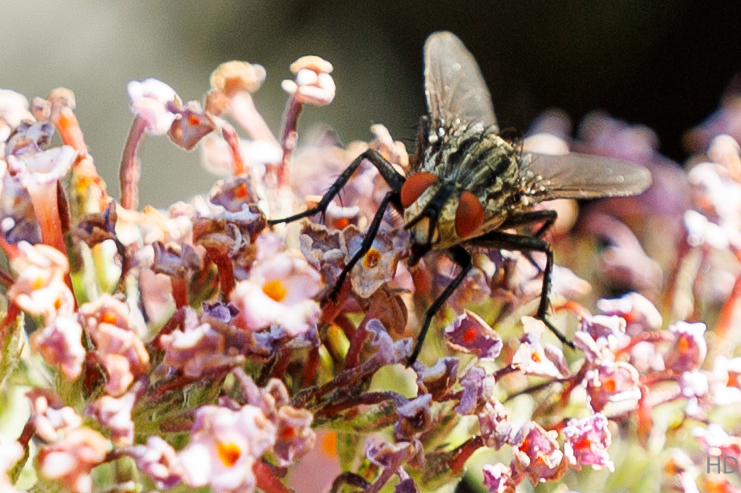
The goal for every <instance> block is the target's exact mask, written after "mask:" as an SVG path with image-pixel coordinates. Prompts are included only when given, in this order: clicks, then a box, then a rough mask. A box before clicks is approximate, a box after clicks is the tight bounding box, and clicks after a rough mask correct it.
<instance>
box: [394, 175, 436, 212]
mask: <svg viewBox="0 0 741 493" xmlns="http://www.w3.org/2000/svg"><path fill="white" fill-rule="evenodd" d="M436 181H437V175H435V174H433V173H426V172H422V173H416V174H414V175H412V176H410V177H409V178H407V181H405V182H404V185H402V187H401V205H402V206H404V208H405V209H406V208H407V207H409V206H410V205H412V204H413V203H415V202H416V201H417V199H418V198H419V197H420V196H421V195H422V194H423V193H425V190H427V189H428V188H430V185H432V184H433V183H435V182H436Z"/></svg>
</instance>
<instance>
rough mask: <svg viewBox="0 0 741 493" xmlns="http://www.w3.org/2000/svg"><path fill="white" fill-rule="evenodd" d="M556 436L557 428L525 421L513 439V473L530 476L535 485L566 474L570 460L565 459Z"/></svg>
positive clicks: (557, 478) (555, 479)
mask: <svg viewBox="0 0 741 493" xmlns="http://www.w3.org/2000/svg"><path fill="white" fill-rule="evenodd" d="M556 437H558V432H557V431H554V430H551V431H546V430H544V429H543V427H541V426H540V425H539V424H537V423H535V422H532V421H531V422H528V423H525V425H523V427H522V428H520V431H518V432H517V435H515V437H514V438H513V439H512V441H511V445H512V447H513V451H514V457H513V459H512V471H513V472H514V476H527V477H528V478H529V479H530V482H531V483H532V484H533V485H536V484H538V483H539V482H540V483H544V482H546V481H557V480H559V479H560V478H561V477H563V475H564V474H565V473H566V470H567V468H568V462H567V461H565V460H563V452H561V450H560V449H559V446H558V442H557V441H556Z"/></svg>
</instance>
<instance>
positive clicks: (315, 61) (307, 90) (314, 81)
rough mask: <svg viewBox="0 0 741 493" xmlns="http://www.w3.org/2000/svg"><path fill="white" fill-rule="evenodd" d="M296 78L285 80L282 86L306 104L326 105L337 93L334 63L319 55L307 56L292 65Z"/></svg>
mask: <svg viewBox="0 0 741 493" xmlns="http://www.w3.org/2000/svg"><path fill="white" fill-rule="evenodd" d="M291 72H293V73H294V74H295V76H296V77H295V79H294V80H284V81H283V82H282V83H281V87H283V90H284V91H286V92H287V93H288V94H290V95H291V96H293V97H294V98H296V100H297V101H299V102H300V103H304V104H313V105H316V106H324V105H327V104H329V103H331V102H332V100H333V99H334V95H335V90H336V88H335V84H334V79H332V76H331V75H329V74H330V73H331V72H332V64H331V63H329V62H328V61H326V60H323V59H321V58H319V57H318V56H305V57H301V58H299V59H298V60H296V61H295V62H294V63H293V64H292V65H291Z"/></svg>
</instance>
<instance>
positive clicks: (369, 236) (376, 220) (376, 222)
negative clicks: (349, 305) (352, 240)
mask: <svg viewBox="0 0 741 493" xmlns="http://www.w3.org/2000/svg"><path fill="white" fill-rule="evenodd" d="M390 203H391V204H394V206H395V207H401V203H399V194H398V193H397V192H388V193H387V194H386V196H385V197H384V198H383V200H382V201H381V205H379V206H378V210H377V211H376V215H375V216H373V221H372V222H371V224H370V226H368V231H367V232H366V233H365V238H363V243H362V244H361V245H360V249H359V250H358V251H357V252H355V254H354V255H353V256H352V258H350V261H349V262H348V263H347V264H345V267H344V268H343V269H342V272H340V275H339V276H338V277H337V282H336V283H335V285H334V287H333V288H332V291H330V292H329V295H328V298H329V300H330V301H332V302H334V301H336V300H337V294H338V293H339V291H340V289H341V288H342V284H343V283H344V282H345V279H346V278H347V275H348V274H349V273H350V271H352V269H353V267H355V264H357V263H358V262H359V261H360V259H361V258H363V257H364V256H365V254H366V253H368V251H369V250H370V248H371V246H373V240H375V239H376V235H377V234H378V228H379V227H380V226H381V221H383V215H384V213H385V212H386V209H387V208H388V206H389V204H390Z"/></svg>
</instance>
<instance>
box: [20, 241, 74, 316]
mask: <svg viewBox="0 0 741 493" xmlns="http://www.w3.org/2000/svg"><path fill="white" fill-rule="evenodd" d="M18 249H19V250H20V252H21V254H22V255H21V256H19V257H17V258H15V259H13V260H12V261H11V266H12V267H13V270H14V271H16V272H17V273H18V278H17V279H16V280H15V282H14V283H13V285H12V286H11V287H10V289H9V290H8V297H9V298H10V299H11V300H13V302H14V303H15V304H17V305H18V306H19V307H20V308H21V309H22V310H23V311H25V312H27V313H30V314H31V315H43V316H44V323H45V324H47V325H50V324H51V323H52V322H53V321H54V319H55V318H56V316H57V315H59V314H61V315H64V316H67V317H70V318H71V317H72V315H73V312H74V297H73V295H72V292H71V291H70V290H69V288H68V287H67V285H66V284H65V282H64V276H65V274H66V273H67V272H68V270H69V264H68V263H67V257H66V256H65V255H64V254H63V253H62V252H60V251H59V250H57V249H56V248H53V247H50V246H47V245H43V244H38V245H30V244H28V243H26V242H21V243H19V244H18Z"/></svg>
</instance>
